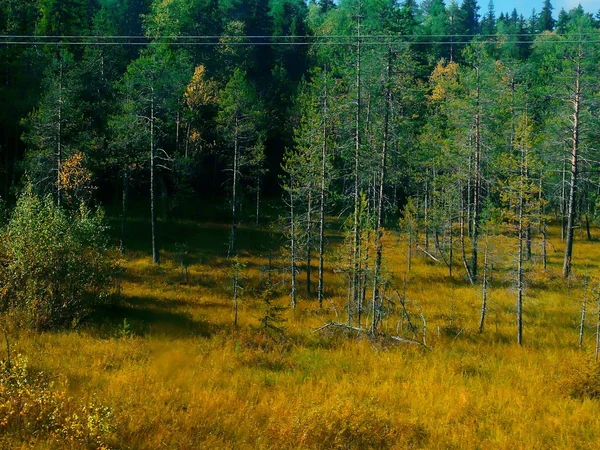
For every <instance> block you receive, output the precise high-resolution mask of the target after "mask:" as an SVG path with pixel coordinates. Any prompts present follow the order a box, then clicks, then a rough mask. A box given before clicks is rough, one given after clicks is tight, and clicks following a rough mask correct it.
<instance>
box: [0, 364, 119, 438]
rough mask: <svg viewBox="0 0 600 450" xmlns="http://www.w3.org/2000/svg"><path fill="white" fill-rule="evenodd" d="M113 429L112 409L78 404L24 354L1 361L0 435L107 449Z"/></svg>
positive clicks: (94, 403)
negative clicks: (29, 363) (31, 367)
mask: <svg viewBox="0 0 600 450" xmlns="http://www.w3.org/2000/svg"><path fill="white" fill-rule="evenodd" d="M113 430H114V426H113V413H112V410H111V409H110V408H107V407H105V406H102V405H99V404H97V403H96V402H91V403H89V404H83V405H80V404H77V403H76V402H75V401H74V400H73V399H72V398H71V397H68V396H67V395H66V390H65V389H64V387H58V386H56V385H55V384H54V383H52V382H48V381H46V380H45V379H44V377H43V375H42V374H41V373H32V372H31V371H30V370H29V369H28V367H27V360H26V359H25V358H24V357H22V356H21V355H17V357H16V358H14V359H12V360H11V361H10V362H9V361H7V360H0V434H14V435H18V436H19V438H20V439H22V438H23V437H24V436H25V435H26V436H29V437H31V438H34V437H35V438H38V439H43V438H48V439H51V440H52V441H54V442H56V441H57V440H60V441H61V442H64V443H65V444H66V445H65V446H66V447H68V448H97V449H108V448H109V445H108V443H107V442H108V440H109V439H110V436H111V433H112V432H113Z"/></svg>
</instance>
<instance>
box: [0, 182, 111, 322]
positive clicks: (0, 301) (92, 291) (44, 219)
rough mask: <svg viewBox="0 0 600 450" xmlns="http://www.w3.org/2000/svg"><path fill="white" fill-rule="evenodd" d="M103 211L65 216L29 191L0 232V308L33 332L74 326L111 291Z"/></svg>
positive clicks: (50, 202) (51, 204) (48, 199)
mask: <svg viewBox="0 0 600 450" xmlns="http://www.w3.org/2000/svg"><path fill="white" fill-rule="evenodd" d="M105 229H106V227H105V226H104V225H103V215H102V212H101V211H95V212H92V211H90V210H89V209H88V208H86V207H85V206H83V205H82V206H81V207H80V208H79V210H77V211H73V212H68V211H65V210H64V209H61V208H59V207H57V206H56V205H55V204H54V202H53V201H52V198H51V197H49V196H48V197H45V198H39V197H37V196H36V195H35V194H33V193H32V191H31V189H27V190H26V191H25V192H24V193H23V195H22V196H21V197H20V198H19V200H18V202H17V205H16V207H15V209H14V211H13V212H12V214H11V216H10V219H9V221H8V224H7V225H6V227H5V228H4V229H3V230H2V232H1V233H0V308H2V310H3V311H4V312H12V313H15V315H16V316H18V317H21V318H23V319H24V320H25V321H26V322H27V324H28V325H29V326H31V327H33V328H35V329H49V328H56V327H64V326H68V325H71V324H74V323H77V322H78V321H79V320H80V319H81V318H82V317H83V316H85V314H86V313H87V312H88V311H89V310H90V308H91V307H93V306H94V304H97V303H98V302H102V301H103V300H105V299H106V298H107V297H108V295H109V292H110V288H111V285H112V283H111V277H112V273H113V268H112V266H111V263H110V261H109V259H108V257H107V251H106V250H107V243H108V241H107V238H106V233H105V231H106V230H105Z"/></svg>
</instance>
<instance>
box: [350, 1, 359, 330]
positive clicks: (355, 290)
mask: <svg viewBox="0 0 600 450" xmlns="http://www.w3.org/2000/svg"><path fill="white" fill-rule="evenodd" d="M361 6H362V5H361V4H360V3H359V5H358V8H359V10H358V23H357V43H356V86H355V89H356V116H355V130H354V229H353V233H354V244H353V250H352V259H353V261H352V264H353V269H352V300H353V303H354V304H355V305H357V306H358V307H359V314H360V305H359V300H360V298H359V297H360V290H359V289H360V287H359V284H360V280H359V270H360V268H359V264H360V262H359V246H360V226H359V209H360V196H359V192H360V190H359V159H360V158H359V157H360V142H361V132H360V116H361V82H360V75H361V73H360V63H361V60H360V57H361V53H360V50H361V45H360V44H361V42H360V24H361V12H362V11H361ZM348 321H349V324H350V311H348Z"/></svg>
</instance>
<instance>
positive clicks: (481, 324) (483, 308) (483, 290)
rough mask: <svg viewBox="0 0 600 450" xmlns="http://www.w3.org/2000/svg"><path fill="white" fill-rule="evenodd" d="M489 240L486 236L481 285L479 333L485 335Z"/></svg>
mask: <svg viewBox="0 0 600 450" xmlns="http://www.w3.org/2000/svg"><path fill="white" fill-rule="evenodd" d="M487 269H488V239H487V234H486V236H485V249H484V253H483V282H482V283H481V294H482V295H481V297H482V298H481V316H480V318H479V332H480V333H483V327H484V324H485V315H486V313H487V294H488V276H487V275H488V274H487Z"/></svg>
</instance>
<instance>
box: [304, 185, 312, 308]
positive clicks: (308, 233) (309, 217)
mask: <svg viewBox="0 0 600 450" xmlns="http://www.w3.org/2000/svg"><path fill="white" fill-rule="evenodd" d="M307 206H308V210H307V217H306V295H307V296H308V297H310V292H311V286H310V273H311V265H312V208H313V207H312V186H309V192H308V205H307Z"/></svg>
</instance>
